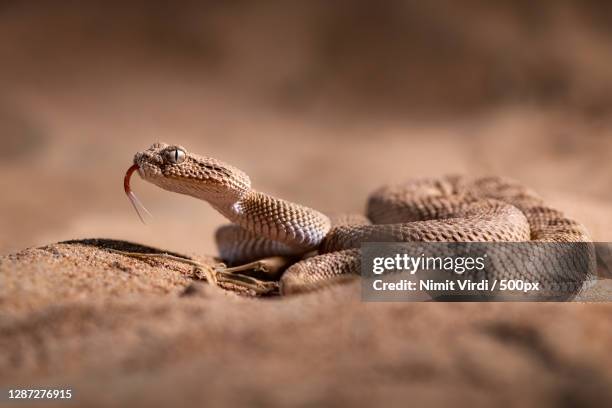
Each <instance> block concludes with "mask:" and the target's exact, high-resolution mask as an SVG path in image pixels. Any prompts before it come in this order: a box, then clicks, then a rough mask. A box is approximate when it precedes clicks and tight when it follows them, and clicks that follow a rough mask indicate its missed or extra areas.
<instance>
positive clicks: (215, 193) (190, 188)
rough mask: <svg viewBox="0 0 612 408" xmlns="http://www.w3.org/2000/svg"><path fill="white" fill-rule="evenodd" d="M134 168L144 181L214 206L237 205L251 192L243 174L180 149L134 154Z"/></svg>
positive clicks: (164, 147) (157, 146) (157, 148)
mask: <svg viewBox="0 0 612 408" xmlns="http://www.w3.org/2000/svg"><path fill="white" fill-rule="evenodd" d="M134 164H135V165H137V166H138V173H139V174H140V176H141V177H142V178H143V179H144V180H146V181H148V182H150V183H153V184H155V185H156V186H158V187H161V188H163V189H164V190H168V191H172V192H175V193H180V194H187V195H190V196H193V197H196V198H199V199H202V200H206V201H208V202H210V203H211V204H213V205H223V204H228V203H229V204H231V203H233V202H236V201H238V200H239V199H240V198H242V197H243V196H244V194H246V193H247V192H248V191H250V189H251V180H250V179H249V177H248V176H247V175H246V174H245V173H244V172H243V171H241V170H239V169H237V168H235V167H233V166H230V165H228V164H225V163H223V162H221V161H219V160H217V159H213V158H211V157H204V156H200V155H197V154H193V153H190V152H189V151H187V149H185V148H184V147H183V146H179V145H169V144H166V143H155V144H153V145H152V146H151V147H149V148H148V149H146V150H143V151H141V152H138V153H136V155H135V156H134Z"/></svg>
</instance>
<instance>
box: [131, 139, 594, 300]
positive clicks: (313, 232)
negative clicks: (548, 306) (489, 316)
mask: <svg viewBox="0 0 612 408" xmlns="http://www.w3.org/2000/svg"><path fill="white" fill-rule="evenodd" d="M133 171H138V173H139V175H140V176H141V178H142V179H144V180H146V181H148V182H150V183H153V184H155V185H157V186H159V187H161V188H163V189H165V190H168V191H172V192H175V193H180V194H187V195H190V196H193V197H195V198H198V199H200V200H204V201H206V202H208V203H209V204H210V205H211V206H212V207H213V208H215V209H216V210H217V211H219V212H220V213H221V214H222V215H223V216H225V217H226V218H227V219H228V220H229V221H230V222H231V224H229V225H225V226H222V227H220V228H219V229H218V230H217V233H216V241H217V245H218V248H219V253H220V256H221V258H222V259H223V260H224V261H225V262H226V263H227V264H228V265H230V266H231V265H240V264H244V263H248V262H252V261H255V260H258V259H262V258H267V257H286V258H289V259H292V261H291V262H290V263H289V264H288V267H287V268H286V270H284V273H283V274H282V276H281V278H280V288H281V293H283V294H289V293H295V292H302V291H308V290H312V289H314V288H318V287H320V286H323V285H325V284H326V282H329V281H330V280H333V279H337V278H342V277H347V276H352V275H355V274H359V273H360V262H361V259H360V245H361V243H363V242H374V241H377V242H389V241H393V242H529V241H530V242H541V243H571V242H587V243H588V242H590V241H591V239H590V237H589V235H588V233H587V231H586V229H585V228H584V227H583V226H582V225H581V224H580V223H578V222H576V221H574V220H572V219H570V218H568V217H566V216H565V215H564V214H563V213H562V212H560V211H558V210H556V209H553V208H550V207H549V206H547V205H546V204H545V203H544V201H543V200H542V199H541V198H540V197H539V196H538V195H537V194H536V193H535V192H533V191H532V190H530V189H528V188H526V187H525V186H523V185H522V184H520V183H518V182H515V181H512V180H507V179H504V178H500V177H479V178H476V177H465V176H445V177H440V178H431V179H415V180H410V181H408V182H406V183H403V184H400V185H393V186H385V187H382V188H380V189H378V190H377V191H375V192H373V193H372V194H371V195H370V197H369V199H368V202H367V211H366V215H365V216H363V215H344V216H339V217H334V218H330V217H328V216H327V215H325V214H323V213H321V212H319V211H316V210H314V209H311V208H308V207H305V206H302V205H299V204H295V203H292V202H289V201H285V200H282V199H278V198H275V197H272V196H270V195H267V194H265V193H262V192H258V191H256V190H254V189H253V188H252V187H251V180H250V179H249V177H248V176H247V175H246V174H245V173H244V172H243V171H241V170H239V169H237V168H235V167H233V166H231V165H228V164H226V163H223V162H221V161H219V160H217V159H214V158H210V157H204V156H200V155H197V154H194V153H191V152H188V151H187V150H186V149H185V148H184V147H182V146H176V145H168V144H164V143H155V144H154V145H152V146H151V147H150V148H148V149H147V150H144V151H141V152H138V153H137V154H136V155H135V156H134V165H133V166H132V167H131V168H130V170H129V171H128V174H127V175H126V192H129V193H130V194H131V191H128V190H129V176H130V175H131V172H133ZM517 256H519V254H517ZM577 256H578V258H579V259H578V261H579V262H583V263H585V264H589V263H590V262H592V259H591V257H592V254H591V253H590V252H589V251H588V250H585V251H583V252H581V253H578V254H577ZM492 273H493V275H494V277H503V276H504V274H508V273H509V272H508V271H506V270H504V267H503V265H502V266H498V268H497V270H495V271H493V272H492ZM544 273H548V274H549V275H550V276H543V277H540V278H542V279H544V280H545V281H548V282H553V283H554V282H555V281H557V280H558V281H561V280H563V281H567V280H568V277H567V276H563V277H562V276H560V275H562V274H563V273H559V272H558V271H556V270H552V271H549V272H544ZM530 278H533V276H530ZM561 278H562V279H561ZM570 278H571V277H570ZM570 280H571V279H570ZM574 280H575V281H577V283H578V284H579V283H580V282H581V281H583V280H584V277H583V276H580V277H577V278H576V279H574Z"/></svg>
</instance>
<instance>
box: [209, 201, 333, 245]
mask: <svg viewBox="0 0 612 408" xmlns="http://www.w3.org/2000/svg"><path fill="white" fill-rule="evenodd" d="M211 204H212V206H213V207H214V208H215V209H216V210H217V211H219V212H220V213H221V214H223V215H224V216H225V217H226V218H227V219H229V220H230V221H231V222H233V223H235V224H238V225H240V226H241V227H242V228H244V229H246V230H247V231H249V232H251V233H253V234H255V235H257V236H261V237H265V238H268V239H271V240H274V241H278V242H282V243H284V244H287V245H289V246H291V247H294V248H299V249H304V250H305V251H307V250H311V249H315V248H317V247H318V246H319V244H320V243H321V241H322V240H323V238H324V237H325V235H326V234H327V232H328V231H329V229H330V227H331V223H330V220H329V218H328V217H327V216H326V215H324V214H322V213H320V212H319V211H316V210H314V209H312V208H308V207H305V206H302V205H299V204H295V203H292V202H289V201H285V200H281V199H279V198H275V197H272V196H270V195H267V194H265V193H260V192H258V191H254V190H251V191H249V192H247V193H246V194H244V195H243V196H242V197H241V198H240V199H239V200H238V201H235V202H233V203H228V202H223V203H214V202H212V203H211Z"/></svg>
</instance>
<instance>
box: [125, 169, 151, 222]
mask: <svg viewBox="0 0 612 408" xmlns="http://www.w3.org/2000/svg"><path fill="white" fill-rule="evenodd" d="M138 169H139V167H138V165H137V164H133V165H132V166H131V167H130V168H129V169H127V171H126V172H125V177H124V178H123V189H124V190H125V194H126V195H127V196H128V198H129V199H130V203H132V207H134V210H136V214H138V218H140V221H142V223H143V224H146V222H145V220H144V217H143V216H142V213H141V210H142V212H144V213H145V214H146V215H148V216H149V217H150V218H153V216H152V215H151V213H150V212H149V211H148V210H147V209H146V208H145V206H144V205H142V203H141V202H140V200H139V199H138V197H136V194H134V192H133V191H132V188H131V187H130V179H131V178H132V174H134V172H135V171H136V170H138Z"/></svg>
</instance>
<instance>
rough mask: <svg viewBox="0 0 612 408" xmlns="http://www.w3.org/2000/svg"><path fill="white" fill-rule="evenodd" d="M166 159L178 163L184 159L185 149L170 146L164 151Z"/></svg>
mask: <svg viewBox="0 0 612 408" xmlns="http://www.w3.org/2000/svg"><path fill="white" fill-rule="evenodd" d="M166 159H168V161H169V162H170V163H174V164H179V163H182V162H184V161H185V151H184V150H183V149H179V148H176V147H174V148H172V149H169V150H167V151H166Z"/></svg>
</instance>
